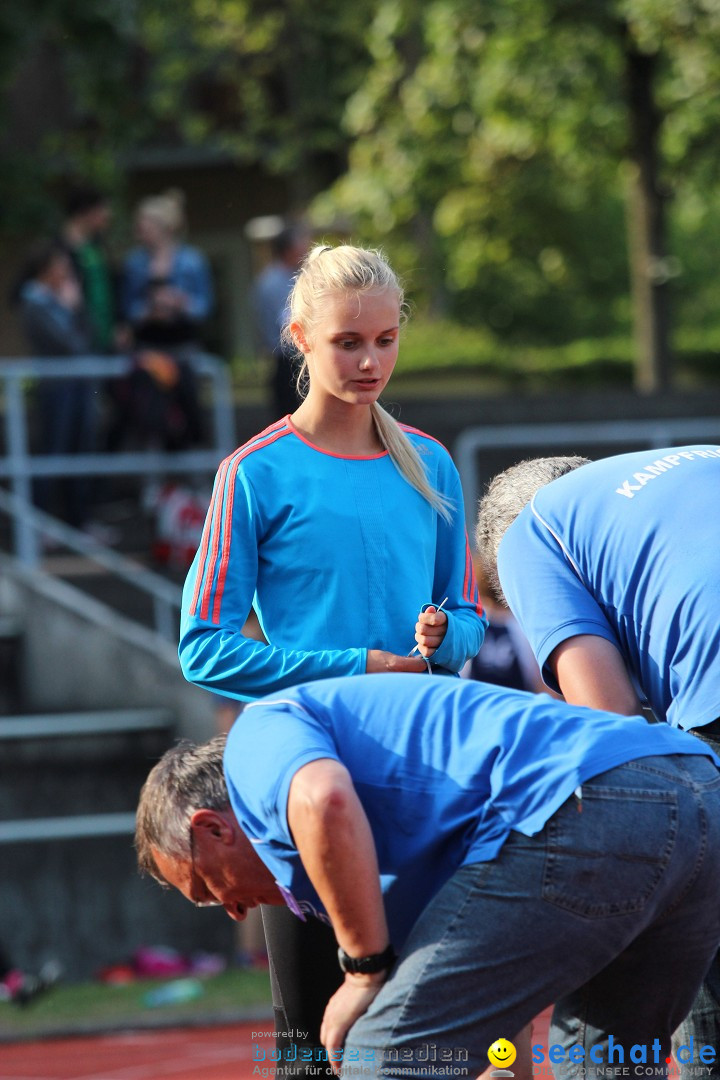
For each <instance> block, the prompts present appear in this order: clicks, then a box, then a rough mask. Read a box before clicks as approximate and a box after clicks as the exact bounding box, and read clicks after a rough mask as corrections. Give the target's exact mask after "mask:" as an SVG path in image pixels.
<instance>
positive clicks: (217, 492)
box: [190, 458, 230, 615]
mask: <svg viewBox="0 0 720 1080" xmlns="http://www.w3.org/2000/svg"><path fill="white" fill-rule="evenodd" d="M229 465H230V458H226V459H225V461H223V463H222V465H221V466H220V470H219V472H218V475H217V477H216V479H215V488H214V491H213V493H212V498H211V499H210V506H209V507H208V512H207V514H206V516H205V525H204V526H203V533H202V539H201V541H200V558H199V560H198V570H197V575H196V577H195V589H194V591H193V598H192V602H191V604H190V614H191V615H195V613H196V611H197V605H198V599H199V597H200V588H201V586H202V581H203V576H204V571H205V560H206V558H207V553H208V547H209V545H210V534H211V532H212V522H213V520H214V518H215V517H216V511H217V506H218V502H222V490H223V488H224V486H225V477H226V476H227V471H228V468H229Z"/></svg>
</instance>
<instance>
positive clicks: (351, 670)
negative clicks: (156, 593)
mask: <svg viewBox="0 0 720 1080" xmlns="http://www.w3.org/2000/svg"><path fill="white" fill-rule="evenodd" d="M262 534H263V520H262V512H261V508H260V506H259V505H258V501H257V498H256V496H255V492H254V491H253V489H252V485H251V484H250V482H249V481H248V479H247V477H246V476H245V475H244V473H243V472H242V470H241V469H239V468H238V462H237V461H236V460H234V456H233V457H231V458H228V459H227V460H226V461H225V462H223V464H222V466H221V467H220V470H219V471H218V474H217V476H216V478H215V486H214V489H213V495H212V500H211V503H210V507H209V509H208V513H207V517H206V520H205V526H204V529H203V535H202V540H201V542H200V547H199V549H198V552H197V554H196V556H195V559H194V561H193V564H192V566H191V567H190V571H189V573H188V577H187V580H186V582H185V588H184V590H183V603H182V612H181V621H180V646H179V656H180V665H181V667H182V670H183V674H184V675H185V678H186V679H188V680H189V681H190V682H192V683H196V684H197V685H198V686H202V687H204V688H205V689H207V690H212V691H214V692H215V693H220V694H223V695H226V696H227V697H234V698H238V699H239V700H241V701H252V700H253V699H255V698H258V697H262V696H263V695H264V694H268V693H270V692H272V691H275V690H278V689H281V688H283V687H288V686H294V685H296V684H297V683H300V682H311V681H313V680H315V679H325V678H330V677H331V676H335V675H358V674H361V673H363V672H364V671H365V666H366V663H367V650H366V649H364V648H363V649H322V650H309V649H300V648H298V649H294V648H293V649H283V648H278V647H277V646H275V645H267V644H265V643H263V642H259V641H253V640H252V639H250V638H246V637H244V636H243V633H242V628H243V625H244V623H245V620H246V618H247V616H248V614H249V612H250V609H251V607H252V604H253V598H254V595H255V587H256V581H257V568H258V551H259V549H260V547H261V543H262ZM289 602H291V601H289Z"/></svg>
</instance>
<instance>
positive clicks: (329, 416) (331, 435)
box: [292, 398, 384, 457]
mask: <svg viewBox="0 0 720 1080" xmlns="http://www.w3.org/2000/svg"><path fill="white" fill-rule="evenodd" d="M292 422H293V424H294V426H295V427H296V428H297V430H298V431H299V432H300V434H301V435H303V436H304V437H305V438H306V439H307V440H308V441H309V442H311V443H314V445H315V446H319V447H320V449H321V450H328V451H329V452H330V453H333V454H343V455H348V456H349V457H363V456H365V455H370V454H377V453H380V452H381V451H382V450H383V449H384V448H383V445H382V443H381V442H380V438H379V436H378V433H377V429H376V427H375V422H374V420H373V418H372V413H371V411H370V406H369V405H348V404H346V403H345V402H336V405H335V407H332V408H324V409H322V410H320V409H317V408H314V407H313V402H312V401H311V400H310V399H309V398H306V399H305V401H303V402H302V404H301V405H299V406H298V408H297V409H296V410H295V412H294V413H293V414H292Z"/></svg>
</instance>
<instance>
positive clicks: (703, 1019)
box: [673, 728, 720, 1080]
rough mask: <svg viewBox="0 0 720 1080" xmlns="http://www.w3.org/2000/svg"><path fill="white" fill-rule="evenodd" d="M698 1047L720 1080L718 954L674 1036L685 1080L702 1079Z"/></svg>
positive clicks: (715, 745) (711, 1076)
mask: <svg viewBox="0 0 720 1080" xmlns="http://www.w3.org/2000/svg"><path fill="white" fill-rule="evenodd" d="M694 734H695V735H697V737H698V738H700V739H702V740H703V742H706V743H708V745H709V746H711V747H712V749H713V750H714V751H715V753H716V754H718V756H720V741H718V739H716V738H714V737H711V736H709V735H705V734H703V728H698V729H696V730H695V732H694ZM691 1039H692V1040H693V1043H694V1046H695V1047H698V1046H714V1047H715V1048H716V1050H717V1051H718V1060H717V1061H715V1062H714V1063H713V1064H712V1066H710V1067H708V1068H707V1069H706V1070H705V1071H704V1073H703V1076H704V1080H720V953H716V954H715V959H714V960H713V962H712V964H711V966H710V970H709V971H708V973H707V975H706V976H705V981H704V983H703V985H702V986H701V987H700V991H699V993H698V995H697V997H696V998H695V1001H694V1002H693V1006H692V1009H691V1010H690V1013H689V1014H688V1016H687V1017H686V1019H685V1020H684V1021H683V1023H682V1024H681V1025H680V1027H679V1028H678V1030H677V1031H676V1032H675V1034H674V1036H673V1049H674V1050H675V1051H676V1054H677V1058H678V1068H679V1071H680V1076H681V1078H682V1080H697V1078H698V1076H699V1075H700V1074H699V1073H698V1072H697V1067H696V1064H695V1065H693V1064H692V1063H689V1062H687V1061H685V1060H684V1059H685V1058H686V1057H688V1051H687V1050H684V1049H682V1048H683V1047H687V1046H690V1045H691V1043H690V1040H691Z"/></svg>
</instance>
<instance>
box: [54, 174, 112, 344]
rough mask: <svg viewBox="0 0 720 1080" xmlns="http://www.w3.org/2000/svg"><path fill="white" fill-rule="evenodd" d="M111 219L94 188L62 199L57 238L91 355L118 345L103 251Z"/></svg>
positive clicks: (107, 204)
mask: <svg viewBox="0 0 720 1080" xmlns="http://www.w3.org/2000/svg"><path fill="white" fill-rule="evenodd" d="M111 218H112V210H111V206H110V201H109V199H108V197H107V195H105V194H104V193H103V192H102V191H100V190H98V189H97V188H95V187H91V186H83V187H75V188H73V189H72V190H70V191H69V192H68V194H67V197H66V199H65V218H64V220H63V224H62V228H61V230H60V236H59V238H58V239H59V243H60V244H61V246H63V247H64V248H65V250H66V252H67V254H68V255H69V257H70V261H71V262H72V265H73V269H74V271H75V275H76V277H77V279H78V282H79V284H80V289H81V292H82V296H83V301H84V304H85V312H86V317H87V324H88V329H89V331H90V336H91V342H90V343H91V346H92V351H93V352H95V353H111V352H114V351H115V349H116V345H118V344H119V342H118V331H117V327H116V323H117V318H116V314H117V302H116V287H115V281H114V276H113V272H112V268H111V263H110V259H109V256H108V254H107V251H106V249H105V237H106V235H107V231H108V229H109V227H110V222H111Z"/></svg>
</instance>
